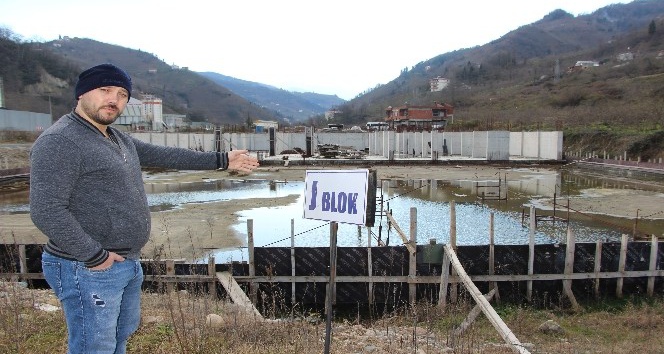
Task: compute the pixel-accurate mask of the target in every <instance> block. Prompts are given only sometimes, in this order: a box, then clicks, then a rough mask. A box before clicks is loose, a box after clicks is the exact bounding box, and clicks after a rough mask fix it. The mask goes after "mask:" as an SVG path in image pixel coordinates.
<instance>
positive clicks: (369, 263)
mask: <svg viewBox="0 0 664 354" xmlns="http://www.w3.org/2000/svg"><path fill="white" fill-rule="evenodd" d="M367 232H368V235H367V273H368V274H367V275H368V276H369V288H368V292H369V293H368V295H369V296H368V298H369V306H371V305H373V300H374V298H373V280H372V278H373V259H372V256H371V227H367Z"/></svg>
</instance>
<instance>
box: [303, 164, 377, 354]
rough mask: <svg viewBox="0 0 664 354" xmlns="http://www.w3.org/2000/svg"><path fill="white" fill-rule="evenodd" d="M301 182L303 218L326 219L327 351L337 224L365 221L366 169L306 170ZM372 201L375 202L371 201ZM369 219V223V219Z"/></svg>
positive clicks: (328, 351) (367, 186)
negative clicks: (327, 237) (327, 251)
mask: <svg viewBox="0 0 664 354" xmlns="http://www.w3.org/2000/svg"><path fill="white" fill-rule="evenodd" d="M374 184H375V183H374ZM304 185H305V193H304V218H305V219H315V220H325V221H330V277H329V281H328V284H327V298H326V301H325V311H326V323H325V351H324V353H325V354H329V353H330V345H331V341H332V317H333V305H334V294H335V281H336V280H335V279H336V273H337V229H338V225H337V223H338V222H341V223H347V224H355V225H365V224H366V221H367V203H368V201H367V199H368V198H367V190H368V189H369V170H319V171H307V172H306V177H305V179H304ZM374 188H375V187H374ZM374 199H375V197H374ZM372 202H374V203H375V200H373V201H372ZM371 221H372V222H371V223H372V224H373V219H371Z"/></svg>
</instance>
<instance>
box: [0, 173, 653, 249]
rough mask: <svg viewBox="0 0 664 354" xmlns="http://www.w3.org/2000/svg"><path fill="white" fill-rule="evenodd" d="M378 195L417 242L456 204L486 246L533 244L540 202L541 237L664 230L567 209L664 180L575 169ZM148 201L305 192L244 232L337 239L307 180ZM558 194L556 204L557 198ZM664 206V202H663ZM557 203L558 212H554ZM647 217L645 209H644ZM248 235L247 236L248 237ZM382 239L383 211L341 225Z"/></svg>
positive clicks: (442, 231) (464, 225) (307, 240)
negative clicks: (319, 215)
mask: <svg viewBox="0 0 664 354" xmlns="http://www.w3.org/2000/svg"><path fill="white" fill-rule="evenodd" d="M380 184H381V186H380V187H381V188H380V189H379V192H378V195H379V198H378V200H377V203H378V206H377V209H378V210H381V209H383V210H390V211H391V212H392V215H393V216H394V218H395V219H396V221H397V223H398V225H399V227H400V228H401V230H403V232H405V233H406V235H409V233H410V222H411V220H410V215H411V209H412V208H415V210H416V216H417V219H416V221H417V229H416V230H417V231H416V232H417V242H418V244H425V243H429V242H430V240H431V239H435V240H436V242H438V243H447V242H449V237H450V215H451V202H452V201H454V206H455V210H456V235H457V243H458V244H460V245H476V244H486V243H487V242H488V240H489V234H490V230H489V228H490V218H491V215H493V230H494V239H495V243H496V244H526V243H528V239H529V234H530V229H529V227H528V224H529V216H528V213H529V210H530V206H531V205H535V206H537V214H538V216H540V218H538V223H537V230H536V231H535V240H536V242H537V243H556V242H561V241H562V240H564V239H565V236H566V230H567V227H568V222H567V221H566V219H569V226H570V228H571V230H572V231H573V232H574V234H575V236H576V239H577V241H579V242H594V241H596V240H618V239H619V238H620V236H621V235H622V234H624V233H627V234H631V233H632V232H634V231H635V230H637V231H638V232H640V233H645V234H656V235H660V234H662V230H664V212H662V213H661V214H662V215H659V219H655V220H643V219H637V218H636V215H637V213H638V211H637V210H634V213H633V214H632V216H623V217H617V216H612V215H599V214H593V213H590V212H570V213H568V211H567V208H566V206H567V203H568V200H573V198H577V197H579V196H582V195H583V194H584V193H588V191H603V192H605V193H607V192H616V193H617V192H619V193H623V194H624V195H625V198H629V195H630V194H635V193H646V194H648V193H653V194H656V193H660V194H661V193H664V191H663V190H662V187H661V186H657V185H651V184H648V183H640V182H634V181H627V180H624V181H621V180H615V179H605V178H603V177H602V176H589V175H584V174H574V173H570V172H560V173H548V174H532V175H529V176H528V177H522V178H521V179H511V178H510V175H509V173H507V174H500V175H496V176H494V178H491V179H484V180H480V179H477V178H473V179H464V180H454V181H449V180H444V179H428V180H388V181H381V183H380ZM146 189H147V192H148V201H149V204H150V207H151V209H152V210H153V211H162V210H169V209H172V208H179V207H181V206H182V205H184V204H187V203H205V202H212V201H221V200H237V199H245V198H275V197H281V196H286V195H298V196H299V198H298V200H297V201H296V202H295V203H293V204H290V205H284V206H279V207H274V208H257V209H250V210H245V211H243V212H241V213H240V222H239V223H238V224H237V225H236V226H235V230H236V232H237V233H238V234H239V235H246V234H247V224H246V220H247V219H252V220H253V234H254V239H255V245H256V246H258V247H260V246H280V247H285V246H290V244H291V235H295V237H294V243H295V245H296V246H326V245H328V244H329V232H330V231H329V225H328V223H326V222H323V221H318V220H308V219H303V218H302V214H303V202H304V197H303V191H304V182H287V183H286V182H284V183H279V182H271V181H265V180H218V181H217V180H209V181H202V182H194V183H169V184H147V185H146ZM27 198H28V194H27V192H18V193H13V194H10V195H3V196H2V198H0V213H28V212H29V207H28V199H27ZM554 198H555V200H556V204H555V208H554V207H553V203H552V201H553V200H554ZM661 208H664V207H660V209H661ZM554 209H555V210H554ZM641 216H644V214H641ZM243 237H246V236H243ZM369 238H371V244H372V245H376V244H377V242H378V241H379V240H380V242H382V243H383V244H388V245H398V244H402V243H403V241H402V239H401V237H400V236H399V234H398V233H397V232H396V231H395V228H394V227H389V226H388V223H387V218H386V217H385V216H384V215H377V216H376V224H375V226H374V227H372V228H371V229H368V228H366V227H362V228H358V227H357V226H355V225H344V224H341V225H339V231H338V243H339V245H340V246H366V245H367V244H368V243H369V241H368V239H369ZM216 256H217V258H218V259H223V258H226V257H228V258H232V259H235V260H237V259H240V258H242V257H245V252H244V249H239V250H237V251H224V252H219V253H218V254H216Z"/></svg>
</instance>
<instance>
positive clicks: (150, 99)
mask: <svg viewBox="0 0 664 354" xmlns="http://www.w3.org/2000/svg"><path fill="white" fill-rule="evenodd" d="M142 99H143V114H144V116H145V120H146V121H148V122H150V123H151V124H152V130H157V131H158V130H164V116H163V104H162V101H161V98H157V96H153V95H143V96H142Z"/></svg>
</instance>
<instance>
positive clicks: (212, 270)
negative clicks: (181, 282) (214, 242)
mask: <svg viewBox="0 0 664 354" xmlns="http://www.w3.org/2000/svg"><path fill="white" fill-rule="evenodd" d="M207 275H208V276H209V277H211V278H212V280H210V281H209V282H208V293H209V294H210V297H211V298H212V299H216V298H217V269H216V262H215V259H214V256H210V257H209V258H208V266H207Z"/></svg>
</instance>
